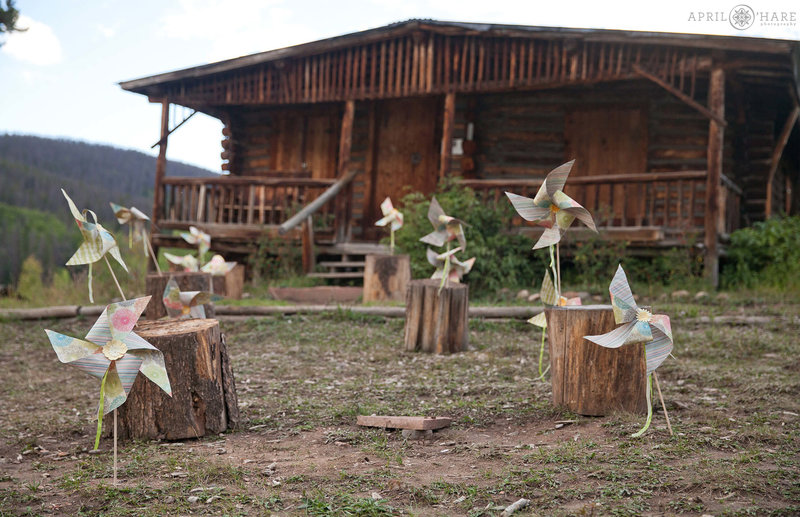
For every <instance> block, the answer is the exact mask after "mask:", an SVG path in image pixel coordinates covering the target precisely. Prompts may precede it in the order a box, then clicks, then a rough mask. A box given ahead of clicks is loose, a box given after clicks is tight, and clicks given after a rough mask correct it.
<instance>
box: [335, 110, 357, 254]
mask: <svg viewBox="0 0 800 517" xmlns="http://www.w3.org/2000/svg"><path fill="white" fill-rule="evenodd" d="M355 112H356V103H355V101H354V100H352V99H351V100H348V101H346V102H345V104H344V114H343V115H342V128H341V132H340V133H339V164H338V167H337V173H338V176H339V178H345V177H346V176H347V174H348V172H349V171H348V170H349V168H350V150H351V148H352V146H353V118H354V117H355ZM351 179H352V177H351ZM345 186H346V187H347V189H346V190H345V193H344V195H343V196H342V197H341V198H339V202H338V210H336V241H337V242H344V241H346V240H349V239H348V236H349V234H350V232H351V231H352V230H351V229H350V226H351V224H350V223H351V221H350V218H351V216H352V212H353V204H352V198H353V186H352V184H351V183H350V181H349V180H348V181H347V183H346V184H345Z"/></svg>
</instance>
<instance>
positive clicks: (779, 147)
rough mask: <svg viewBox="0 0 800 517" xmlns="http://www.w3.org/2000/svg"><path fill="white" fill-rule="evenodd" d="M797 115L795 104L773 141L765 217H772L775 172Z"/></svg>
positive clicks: (798, 108)
mask: <svg viewBox="0 0 800 517" xmlns="http://www.w3.org/2000/svg"><path fill="white" fill-rule="evenodd" d="M798 115H800V106H798V105H797V104H795V105H794V109H793V110H792V112H791V113H790V114H789V117H788V118H787V119H786V122H785V123H784V124H783V129H782V130H781V134H780V136H778V140H777V142H775V149H774V150H773V151H772V159H771V160H770V165H769V175H768V176H767V199H766V201H767V204H766V206H765V207H764V218H765V219H768V218H770V217H772V191H773V189H774V187H773V185H774V184H775V173H776V172H778V165H780V163H781V156H783V149H784V148H785V147H786V142H788V141H789V136H790V135H791V134H792V129H793V128H794V124H795V122H797V117H798ZM787 206H788V205H787ZM786 212H787V213H788V212H789V209H788V208H787V209H786Z"/></svg>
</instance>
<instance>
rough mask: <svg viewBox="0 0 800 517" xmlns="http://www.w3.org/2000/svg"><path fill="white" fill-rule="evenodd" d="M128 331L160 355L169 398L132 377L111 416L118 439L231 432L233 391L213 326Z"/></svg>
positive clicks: (167, 323) (170, 324)
mask: <svg viewBox="0 0 800 517" xmlns="http://www.w3.org/2000/svg"><path fill="white" fill-rule="evenodd" d="M134 331H135V332H136V333H137V334H139V335H140V336H141V337H142V338H144V339H145V340H146V341H148V342H149V343H150V344H152V345H153V346H155V347H156V348H158V349H159V350H161V352H162V353H163V354H164V363H165V365H166V368H167V375H168V376H169V381H170V384H171V386H172V397H170V396H169V395H167V394H166V393H164V392H163V391H162V390H161V388H159V387H158V386H156V385H155V384H154V383H152V382H151V381H150V380H148V379H147V378H146V377H145V376H144V375H138V376H137V377H136V381H135V382H134V383H133V387H132V388H131V391H130V393H129V394H128V400H127V401H126V402H125V403H124V404H123V405H122V406H120V407H119V409H118V410H117V411H118V418H119V436H120V437H121V438H135V439H151V440H159V439H163V440H183V439H186V438H198V437H201V436H205V435H207V434H215V433H221V432H223V431H225V430H226V429H228V428H229V427H235V426H236V424H237V423H238V421H239V408H238V402H237V397H236V387H235V384H234V379H233V371H232V370H231V367H230V362H229V361H228V351H227V348H226V345H225V339H224V336H222V335H221V334H220V331H219V323H218V322H217V320H210V319H205V320H200V319H194V320H161V321H144V320H143V321H140V322H139V323H138V325H137V326H136V328H135V329H134ZM110 421H111V419H107V423H109V424H110Z"/></svg>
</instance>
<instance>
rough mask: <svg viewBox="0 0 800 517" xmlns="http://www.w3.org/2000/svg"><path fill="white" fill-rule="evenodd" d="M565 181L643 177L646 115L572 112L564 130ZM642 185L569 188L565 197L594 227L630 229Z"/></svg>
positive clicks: (641, 203) (623, 110) (637, 215)
mask: <svg viewBox="0 0 800 517" xmlns="http://www.w3.org/2000/svg"><path fill="white" fill-rule="evenodd" d="M565 135H566V140H567V142H566V144H567V145H566V152H567V156H566V158H567V160H572V159H574V160H575V166H574V167H573V169H572V173H571V174H570V178H579V177H584V176H601V175H610V174H613V175H619V174H639V173H644V172H646V171H647V115H646V113H645V110H644V109H642V108H630V107H610V108H593V109H580V110H574V111H571V112H570V113H568V114H567V117H566V124H565ZM643 187H644V186H643V185H635V186H627V187H626V186H625V185H623V184H615V185H613V186H612V185H608V184H606V185H599V186H586V187H582V186H578V185H572V186H570V184H569V182H567V187H566V189H565V191H566V193H567V194H569V195H570V196H572V197H574V198H575V200H576V201H578V202H579V203H581V204H582V205H583V206H584V207H586V209H587V210H589V211H590V212H591V213H592V215H593V216H594V218H595V221H596V222H597V223H598V225H605V224H607V223H610V224H612V225H614V226H625V225H629V226H630V225H634V224H636V221H641V217H642V216H643V214H644V208H645V189H644V188H643Z"/></svg>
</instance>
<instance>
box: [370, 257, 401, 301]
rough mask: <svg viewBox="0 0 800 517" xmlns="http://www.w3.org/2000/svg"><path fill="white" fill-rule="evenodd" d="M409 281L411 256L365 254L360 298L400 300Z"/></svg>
mask: <svg viewBox="0 0 800 517" xmlns="http://www.w3.org/2000/svg"><path fill="white" fill-rule="evenodd" d="M410 281H411V258H410V257H409V256H408V255H367V257H366V263H365V265H364V294H363V296H362V300H363V301H364V302H383V301H398V302H402V301H403V300H405V299H406V289H407V288H408V283H409V282H410Z"/></svg>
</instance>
